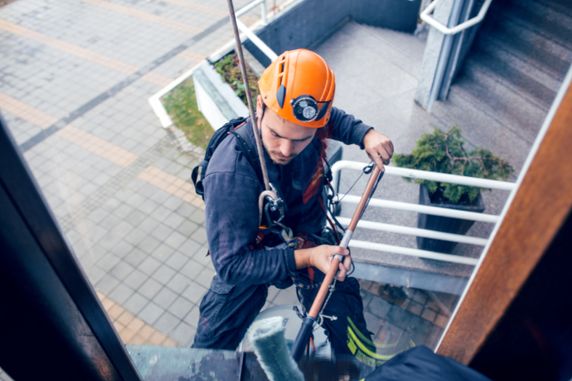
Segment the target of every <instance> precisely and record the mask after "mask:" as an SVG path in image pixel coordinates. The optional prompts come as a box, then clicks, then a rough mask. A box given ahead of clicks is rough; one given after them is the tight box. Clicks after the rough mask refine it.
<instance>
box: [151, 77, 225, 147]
mask: <svg viewBox="0 0 572 381" xmlns="http://www.w3.org/2000/svg"><path fill="white" fill-rule="evenodd" d="M162 102H163V105H164V106H165V110H167V113H168V114H169V116H170V117H171V120H172V121H173V123H174V124H175V126H176V127H177V128H179V129H180V130H181V131H183V133H184V134H185V136H186V137H187V139H188V140H189V141H190V142H191V143H192V144H194V145H195V146H198V147H202V148H206V146H207V144H208V142H209V139H210V138H211V136H212V135H213V133H214V130H213V128H212V127H211V125H210V124H209V122H208V121H207V120H206V119H205V117H204V116H203V114H202V113H201V112H200V111H199V108H198V106H197V99H196V95H195V86H194V85H193V80H192V78H190V79H188V80H186V81H184V82H183V83H181V84H180V85H179V86H177V87H175V88H174V89H173V90H172V91H171V92H170V93H169V94H167V95H166V96H165V97H163V98H162Z"/></svg>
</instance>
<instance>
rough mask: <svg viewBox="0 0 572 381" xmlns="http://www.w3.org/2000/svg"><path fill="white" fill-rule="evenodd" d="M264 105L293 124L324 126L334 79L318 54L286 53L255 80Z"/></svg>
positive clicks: (306, 51) (304, 52)
mask: <svg viewBox="0 0 572 381" xmlns="http://www.w3.org/2000/svg"><path fill="white" fill-rule="evenodd" d="M258 87H259V89H260V95H261V96H262V101H263V102H264V104H265V105H266V106H267V107H269V108H270V109H271V110H273V111H274V112H275V113H276V114H278V115H279V116H280V117H281V118H284V119H286V120H288V121H290V122H292V123H296V124H298V125H300V126H304V127H309V128H321V127H324V126H325V125H326V124H327V123H328V121H329V120H330V113H331V110H332V103H333V100H334V93H335V91H336V80H335V77H334V72H333V71H332V69H330V67H329V66H328V64H327V63H326V61H325V60H324V59H323V58H322V57H320V56H319V55H318V54H316V53H314V52H312V51H310V50H307V49H296V50H288V51H286V52H284V53H282V54H281V55H280V56H278V58H277V59H275V60H274V61H273V62H272V63H271V64H270V66H268V67H267V68H266V70H264V73H262V76H261V77H260V80H259V81H258Z"/></svg>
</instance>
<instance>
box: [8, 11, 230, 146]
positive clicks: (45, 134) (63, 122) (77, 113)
mask: <svg viewBox="0 0 572 381" xmlns="http://www.w3.org/2000/svg"><path fill="white" fill-rule="evenodd" d="M226 22H227V18H226V17H223V18H221V19H219V20H218V21H215V22H214V23H212V24H211V25H210V26H209V27H207V28H205V29H204V30H202V31H201V32H200V33H198V34H196V35H194V36H193V37H191V38H190V39H188V40H187V41H185V42H183V43H181V44H179V45H177V46H176V47H174V48H173V49H171V50H169V51H168V52H166V53H165V54H163V55H162V56H160V57H158V58H156V59H155V60H153V61H152V62H150V63H149V64H147V65H145V66H144V67H142V68H140V69H139V70H137V71H136V72H135V73H132V74H130V75H128V76H127V77H126V78H125V79H123V80H122V81H120V82H118V83H116V84H115V85H113V86H111V88H109V89H108V90H106V91H104V92H102V93H100V94H98V95H97V96H95V97H94V98H92V99H90V100H89V101H87V102H86V103H84V104H83V105H81V106H80V107H78V108H77V109H75V110H73V111H72V112H70V113H69V114H68V115H66V116H64V117H62V118H61V119H59V120H58V121H56V122H55V123H53V124H52V125H50V126H49V127H47V128H45V129H44V130H43V131H41V132H39V133H37V134H35V135H34V136H32V137H31V138H29V139H27V140H26V141H24V142H23V143H22V144H20V149H21V151H22V152H23V153H25V152H27V151H28V150H30V149H32V148H33V147H35V146H36V145H38V144H40V143H41V142H43V141H44V140H46V139H47V138H49V137H50V136H52V135H53V134H54V133H56V132H57V131H58V130H60V129H62V128H64V127H65V126H67V125H68V124H71V123H72V122H74V121H75V120H76V119H77V118H79V117H81V116H82V115H84V114H85V113H87V112H88V111H91V110H93V109H94V108H95V107H97V106H98V105H100V104H101V103H103V102H104V101H106V100H108V99H110V98H112V97H114V96H115V95H117V94H118V93H119V92H121V91H123V90H124V89H125V88H127V87H128V86H130V85H132V84H133V83H135V82H136V81H137V80H139V79H141V78H142V77H143V76H145V75H146V74H148V73H150V72H151V71H153V70H155V69H156V68H157V67H159V66H160V65H162V64H164V63H165V62H167V61H169V60H170V59H172V58H173V57H175V56H177V55H178V54H180V53H181V52H183V51H185V50H186V49H188V48H189V47H190V46H192V45H194V44H195V43H197V42H198V41H200V40H202V39H203V38H205V37H207V36H208V35H210V34H212V33H213V32H214V31H215V30H217V29H218V28H220V27H221V26H223V25H224V24H225V23H226ZM0 23H1V21H0Z"/></svg>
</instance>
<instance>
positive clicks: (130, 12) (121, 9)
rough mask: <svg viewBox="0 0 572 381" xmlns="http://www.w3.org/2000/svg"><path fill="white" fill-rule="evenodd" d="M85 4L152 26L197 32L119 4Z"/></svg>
mask: <svg viewBox="0 0 572 381" xmlns="http://www.w3.org/2000/svg"><path fill="white" fill-rule="evenodd" d="M85 2H86V3H89V4H92V5H95V6H98V7H102V8H105V9H107V10H110V11H112V12H115V13H120V14H123V15H127V16H129V17H134V18H137V19H139V20H143V21H148V22H152V23H154V24H159V25H161V26H164V27H167V28H170V29H175V30H179V31H181V32H185V33H196V32H198V31H199V30H198V29H197V28H195V27H192V26H189V25H188V24H185V23H183V22H179V21H175V20H171V19H168V18H165V17H161V16H157V15H154V14H151V13H148V12H145V11H141V10H138V9H134V8H133V7H128V6H125V5H120V4H113V3H111V2H109V1H101V0H85Z"/></svg>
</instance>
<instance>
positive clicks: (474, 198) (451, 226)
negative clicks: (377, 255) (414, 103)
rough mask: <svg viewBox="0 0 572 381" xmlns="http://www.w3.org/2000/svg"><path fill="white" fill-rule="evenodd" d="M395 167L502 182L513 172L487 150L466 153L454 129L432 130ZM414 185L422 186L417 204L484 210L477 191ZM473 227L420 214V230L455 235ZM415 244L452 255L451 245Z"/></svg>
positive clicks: (429, 241)
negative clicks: (425, 229)
mask: <svg viewBox="0 0 572 381" xmlns="http://www.w3.org/2000/svg"><path fill="white" fill-rule="evenodd" d="M394 163H395V164H396V165H397V166H400V167H405V168H414V169H421V170H425V171H432V172H441V173H449V174H454V175H461V176H471V177H481V178H486V179H494V180H505V179H507V178H508V177H509V176H510V175H511V174H512V173H513V171H514V169H513V168H512V166H511V165H510V164H508V163H507V162H506V161H504V160H502V159H500V158H498V157H496V156H495V155H493V154H492V153H491V152H490V151H489V150H486V149H482V148H477V149H474V150H472V151H467V150H466V149H465V147H464V140H463V137H462V136H461V131H460V130H459V129H458V128H456V127H453V128H452V129H451V130H449V131H448V132H442V131H440V130H435V131H434V132H433V133H431V134H424V135H423V136H421V138H420V139H419V140H418V141H417V144H416V146H415V148H414V149H413V151H412V153H411V154H410V155H395V156H394ZM416 182H417V183H419V184H421V189H420V196H419V198H420V203H424V204H429V203H430V204H436V206H444V207H450V208H455V209H463V210H470V211H479V212H482V211H483V210H484V205H483V203H482V198H481V195H480V194H481V193H480V188H475V187H467V186H462V185H456V184H449V183H440V182H435V181H427V180H416ZM472 224H473V222H472V221H467V220H460V219H455V218H448V217H439V216H432V215H424V214H419V219H418V225H419V226H420V227H421V228H428V229H432V230H439V231H445V232H449V233H456V234H464V233H466V232H467V230H469V228H470V226H471V225H472ZM417 244H418V246H419V247H420V248H421V249H424V250H433V251H440V252H451V251H452V250H453V248H454V247H455V243H453V242H448V241H441V240H434V239H426V238H420V237H418V238H417Z"/></svg>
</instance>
